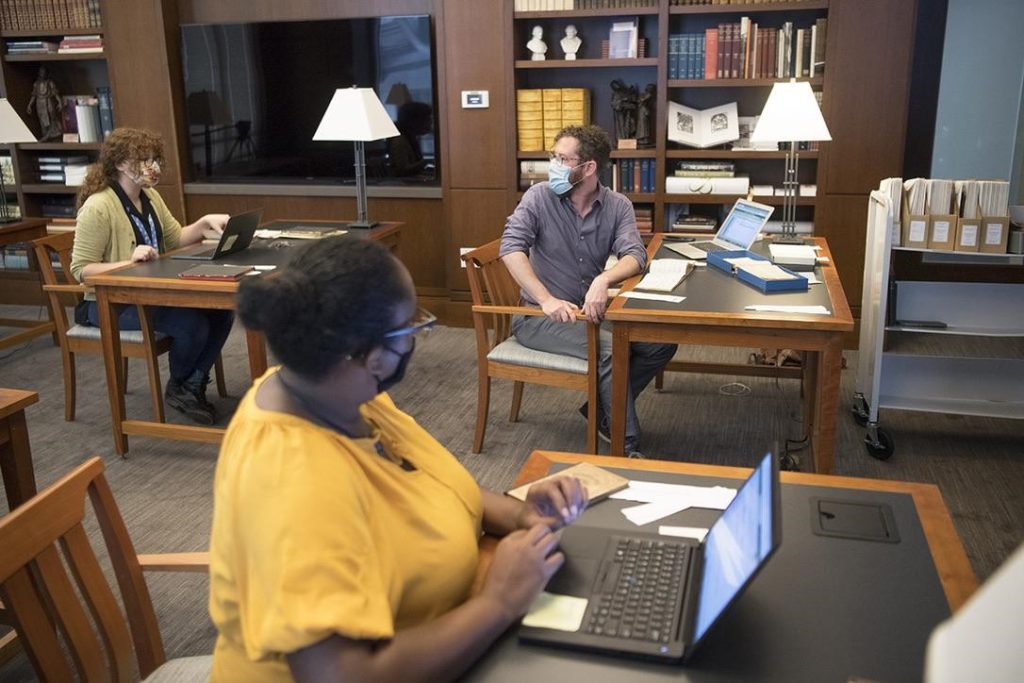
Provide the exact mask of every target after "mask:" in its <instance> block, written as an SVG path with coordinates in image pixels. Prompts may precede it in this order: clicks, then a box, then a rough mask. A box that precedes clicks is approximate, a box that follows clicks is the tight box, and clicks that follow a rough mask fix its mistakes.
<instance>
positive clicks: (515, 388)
mask: <svg viewBox="0 0 1024 683" xmlns="http://www.w3.org/2000/svg"><path fill="white" fill-rule="evenodd" d="M522 403H523V383H522V382H515V383H514V384H513V385H512V411H511V412H510V413H509V415H508V421H509V422H519V407H520V406H521V405H522Z"/></svg>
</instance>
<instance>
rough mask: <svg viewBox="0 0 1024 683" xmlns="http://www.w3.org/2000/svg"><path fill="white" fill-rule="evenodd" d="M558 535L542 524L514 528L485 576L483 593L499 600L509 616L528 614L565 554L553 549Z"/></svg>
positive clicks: (563, 560)
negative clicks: (527, 527) (517, 529)
mask: <svg viewBox="0 0 1024 683" xmlns="http://www.w3.org/2000/svg"><path fill="white" fill-rule="evenodd" d="M557 546H558V536H557V535H556V534H554V533H553V532H552V531H551V529H549V528H548V527H547V526H545V525H543V524H536V525H534V526H532V527H530V528H529V529H520V530H519V531H513V532H512V533H510V534H509V535H508V536H506V537H505V538H503V539H501V542H500V543H498V547H497V548H496V549H495V551H494V559H493V560H492V561H491V568H490V570H488V572H487V578H486V579H485V580H484V587H483V590H482V591H481V597H487V598H489V599H491V600H493V601H495V602H497V603H498V604H500V605H501V606H502V607H503V609H504V611H505V612H506V614H507V615H508V617H509V618H510V619H517V618H519V617H521V616H522V615H524V614H526V612H527V610H529V609H530V605H531V604H533V601H534V599H535V598H536V597H537V595H538V594H540V592H541V591H542V590H543V589H544V586H546V585H547V583H548V580H549V579H550V578H551V577H552V576H553V575H554V573H555V572H557V571H558V570H559V568H561V566H562V563H564V562H565V555H563V554H562V553H560V552H552V551H554V549H555V548H556V547H557Z"/></svg>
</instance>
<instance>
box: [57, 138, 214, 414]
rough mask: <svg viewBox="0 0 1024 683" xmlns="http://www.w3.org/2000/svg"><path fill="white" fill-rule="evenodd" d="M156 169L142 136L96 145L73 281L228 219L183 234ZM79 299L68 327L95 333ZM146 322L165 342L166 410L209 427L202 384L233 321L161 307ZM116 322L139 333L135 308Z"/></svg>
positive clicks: (154, 253)
mask: <svg viewBox="0 0 1024 683" xmlns="http://www.w3.org/2000/svg"><path fill="white" fill-rule="evenodd" d="M161 164H163V142H162V141H161V140H160V137H159V136H158V135H156V134H155V133H151V132H149V131H147V130H139V129H135V128H118V129H117V130H115V131H114V132H113V133H111V134H110V136H109V137H108V138H107V140H106V141H105V142H104V143H103V147H102V148H101V149H100V156H99V159H98V160H97V161H96V163H94V164H93V165H92V166H90V167H89V170H88V172H87V173H86V176H85V182H84V183H83V184H82V187H81V188H80V189H79V191H78V203H79V207H80V208H79V209H78V217H77V226H76V228H75V246H74V249H73V250H72V252H71V274H72V275H74V276H75V278H77V279H78V280H79V282H84V281H85V278H87V277H88V276H90V275H98V274H99V273H102V272H103V271H105V270H110V269H111V268H118V267H120V266H124V265H128V264H129V263H140V262H143V261H152V260H153V259H156V258H159V257H160V254H162V253H164V252H165V251H169V250H171V249H176V248H177V247H179V246H185V245H187V244H193V243H195V242H198V241H200V240H201V239H203V237H204V236H207V235H208V236H210V237H219V236H220V233H221V232H222V231H223V230H224V224H225V223H226V222H227V218H228V217H227V216H226V215H224V214H207V215H205V216H203V217H202V218H200V219H199V220H198V221H196V222H195V223H193V224H192V225H188V226H184V227H183V226H182V225H181V224H180V223H179V222H178V221H177V219H176V218H175V217H174V216H173V215H172V214H171V212H170V211H169V210H168V208H167V205H166V204H164V200H163V198H161V197H160V193H159V192H157V191H156V189H154V188H155V187H156V185H157V183H159V182H160V166H161ZM85 298H86V301H84V302H83V305H82V308H81V310H76V311H75V322H77V323H79V324H85V323H88V324H90V325H94V326H99V311H98V310H97V308H96V301H95V299H96V296H95V295H94V294H91V293H90V294H86V295H85ZM153 318H154V319H153V328H154V329H155V330H156V331H157V332H162V333H163V334H166V335H167V336H168V337H171V339H172V341H171V350H170V353H168V363H169V364H170V375H171V376H170V378H169V379H168V381H167V389H166V391H165V392H164V397H165V399H166V400H167V405H169V406H171V407H172V408H174V409H176V410H179V411H181V412H182V413H184V414H185V415H186V416H187V417H189V418H190V419H192V420H193V421H194V422H198V423H200V424H206V425H212V424H213V423H214V421H215V420H216V411H215V410H214V408H213V406H212V405H211V404H210V403H209V401H207V400H206V385H207V384H208V383H209V381H210V368H211V367H213V364H214V362H215V361H216V360H217V356H218V355H219V354H220V350H221V348H222V347H223V346H224V342H225V341H226V340H227V338H228V333H230V332H231V323H232V321H233V320H234V316H233V315H232V314H231V311H215V310H205V309H199V308H170V307H160V308H157V309H156V311H155V313H154V316H153ZM118 322H119V323H120V325H121V329H122V330H138V329H140V326H139V316H138V312H137V311H136V308H135V307H134V306H126V307H125V308H124V310H123V311H122V312H121V314H120V315H119V317H118Z"/></svg>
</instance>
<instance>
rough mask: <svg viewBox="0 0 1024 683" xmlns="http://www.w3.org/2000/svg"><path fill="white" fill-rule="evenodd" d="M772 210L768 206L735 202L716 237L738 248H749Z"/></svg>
mask: <svg viewBox="0 0 1024 683" xmlns="http://www.w3.org/2000/svg"><path fill="white" fill-rule="evenodd" d="M772 211H773V209H772V207H770V206H769V207H764V208H762V207H760V206H757V205H754V204H750V203H747V202H742V201H739V202H736V205H735V206H733V208H732V211H731V212H729V215H728V216H726V218H725V223H723V224H722V229H721V230H719V231H718V234H717V235H716V238H717V239H720V240H722V241H724V242H728V243H729V244H732V245H735V246H737V247H739V248H740V249H749V248H750V245H751V244H753V243H754V240H755V239H757V233H759V232H760V231H761V228H763V227H764V224H765V223H767V222H768V217H769V216H771V215H772Z"/></svg>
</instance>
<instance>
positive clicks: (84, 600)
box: [0, 458, 212, 681]
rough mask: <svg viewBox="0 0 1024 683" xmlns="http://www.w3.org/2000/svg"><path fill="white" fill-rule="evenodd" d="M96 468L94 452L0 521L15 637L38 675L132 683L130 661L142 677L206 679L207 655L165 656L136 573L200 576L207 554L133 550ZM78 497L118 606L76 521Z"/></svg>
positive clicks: (2, 592) (3, 581)
mask: <svg viewBox="0 0 1024 683" xmlns="http://www.w3.org/2000/svg"><path fill="white" fill-rule="evenodd" d="M103 469H104V468H103V461H102V460H100V459H99V458H92V459H90V460H89V461H88V462H86V463H84V464H83V465H80V466H79V467H78V468H76V469H75V470H74V471H72V472H71V473H70V474H68V475H66V476H65V477H63V478H62V479H60V480H59V481H57V482H56V483H55V484H53V485H52V486H50V487H48V488H47V489H45V490H44V491H43V492H42V493H40V494H38V495H36V496H34V497H33V498H31V499H30V500H29V501H28V502H26V503H25V504H24V505H22V506H20V507H19V508H17V509H16V510H14V511H13V512H11V513H10V514H8V515H7V516H6V517H3V518H0V548H3V549H4V550H3V553H0V598H2V599H3V602H4V604H5V605H6V606H7V608H8V610H9V611H10V616H11V618H12V622H13V626H14V628H15V630H16V631H17V633H18V635H19V640H20V641H21V644H22V646H23V647H24V648H25V652H26V653H27V654H28V657H29V660H30V661H31V662H32V665H33V666H34V667H35V670H36V673H37V675H38V676H39V678H40V680H43V681H70V680H75V675H76V674H77V678H78V680H83V681H131V680H133V678H134V672H135V671H136V667H137V671H138V675H139V676H141V677H142V678H145V679H146V680H148V681H206V680H208V679H209V675H210V665H211V663H212V657H210V656H205V657H188V658H183V659H178V660H173V661H171V662H168V661H166V655H165V654H164V647H163V642H162V640H161V639H160V631H159V629H158V626H157V620H156V614H155V613H154V611H153V603H152V601H151V599H150V597H149V590H148V589H147V588H146V582H145V579H144V578H143V576H142V571H143V570H144V569H157V570H168V569H173V570H178V571H203V572H205V571H207V568H208V566H209V555H208V554H207V553H184V554H179V555H152V556H137V555H136V554H135V549H134V547H133V546H132V542H131V538H129V536H128V530H127V528H126V527H125V525H124V520H123V519H122V518H121V514H120V512H119V511H118V509H117V503H116V502H115V501H114V496H113V494H112V492H111V490H110V486H109V485H108V484H107V480H106V478H105V477H104V476H103ZM86 494H88V496H89V498H90V500H91V501H92V506H93V510H94V511H95V513H96V519H97V521H98V522H99V527H100V530H101V532H102V534H103V540H104V543H105V546H106V550H107V554H108V555H109V559H110V562H111V564H112V566H113V570H114V576H115V578H116V581H117V586H118V590H119V592H120V594H121V595H120V597H121V600H122V601H123V604H124V611H123V612H122V611H121V609H120V608H119V606H118V602H117V599H116V598H115V596H114V592H113V590H111V586H110V585H109V584H108V583H107V580H106V578H105V577H104V575H103V570H102V569H101V567H100V563H99V560H98V559H97V557H96V553H95V552H94V551H93V547H92V545H91V544H90V543H89V539H88V538H87V536H86V533H85V529H84V527H83V525H82V519H83V517H84V516H85V498H86ZM62 556H63V557H62ZM67 568H70V570H71V571H70V574H69V572H68V571H67ZM79 596H81V597H79ZM133 650H134V655H135V656H134V660H135V661H134V662H133V661H132V660H133V657H132V651H133ZM69 653H70V657H69ZM147 677H148V678H147ZM135 680H137V679H135Z"/></svg>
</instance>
